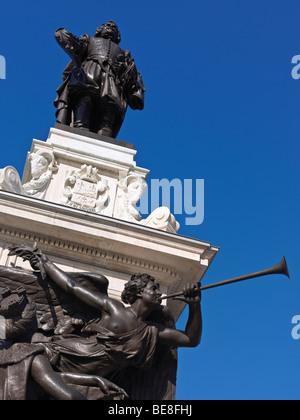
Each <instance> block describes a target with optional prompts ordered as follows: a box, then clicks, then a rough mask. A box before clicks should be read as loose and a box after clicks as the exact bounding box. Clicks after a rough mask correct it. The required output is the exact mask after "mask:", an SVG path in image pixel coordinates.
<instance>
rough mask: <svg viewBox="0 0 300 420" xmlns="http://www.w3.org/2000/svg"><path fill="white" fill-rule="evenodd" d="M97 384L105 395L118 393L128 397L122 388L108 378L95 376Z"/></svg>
mask: <svg viewBox="0 0 300 420" xmlns="http://www.w3.org/2000/svg"><path fill="white" fill-rule="evenodd" d="M96 379H97V385H98V387H99V388H100V389H101V391H102V392H103V393H104V395H105V396H109V395H110V394H119V395H120V396H121V397H123V398H129V396H128V394H127V393H126V391H125V390H124V389H123V388H120V387H119V386H117V385H115V384H114V383H112V382H110V381H109V380H108V379H105V378H102V377H101V376H97V377H96Z"/></svg>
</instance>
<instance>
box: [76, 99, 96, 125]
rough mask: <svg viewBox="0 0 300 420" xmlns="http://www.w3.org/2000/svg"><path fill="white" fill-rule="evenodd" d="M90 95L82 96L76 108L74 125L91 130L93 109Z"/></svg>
mask: <svg viewBox="0 0 300 420" xmlns="http://www.w3.org/2000/svg"><path fill="white" fill-rule="evenodd" d="M92 105H93V104H92V99H91V97H90V96H84V97H82V98H81V99H80V100H79V102H78V103H77V105H76V107H75V109H74V127H77V128H81V129H85V130H89V127H90V117H91V111H92Z"/></svg>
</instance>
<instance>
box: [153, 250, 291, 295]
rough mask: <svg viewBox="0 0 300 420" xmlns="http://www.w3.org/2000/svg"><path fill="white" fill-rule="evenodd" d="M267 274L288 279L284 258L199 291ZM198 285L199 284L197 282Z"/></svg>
mask: <svg viewBox="0 0 300 420" xmlns="http://www.w3.org/2000/svg"><path fill="white" fill-rule="evenodd" d="M269 274H284V275H285V276H287V277H288V278H290V275H289V270H288V267H287V263H286V260H285V258H284V257H283V258H282V260H281V261H280V263H279V264H277V265H274V266H273V267H271V268H267V269H265V270H261V271H256V272H255V273H251V274H245V275H244V276H239V277H233V278H232V279H228V280H223V281H219V282H217V283H212V284H208V285H206V286H201V287H200V290H206V289H212V288H214V287H219V286H224V285H225V284H231V283H236V282H238V281H243V280H249V279H253V278H255V277H262V276H267V275H269ZM198 284H200V282H198ZM179 296H183V292H177V293H173V294H171V295H166V296H162V297H161V298H160V300H164V299H170V298H174V297H179Z"/></svg>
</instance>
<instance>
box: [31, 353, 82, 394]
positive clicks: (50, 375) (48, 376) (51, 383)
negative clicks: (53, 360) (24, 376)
mask: <svg viewBox="0 0 300 420" xmlns="http://www.w3.org/2000/svg"><path fill="white" fill-rule="evenodd" d="M31 376H32V378H33V379H34V380H35V382H37V384H39V385H40V386H41V387H42V389H43V390H44V391H45V392H46V393H47V394H49V395H50V396H51V397H53V398H54V399H55V400H85V399H86V398H85V397H84V396H83V395H82V394H80V392H78V391H76V390H74V389H71V388H70V387H69V386H67V385H66V384H65V383H64V382H63V380H62V378H61V376H60V374H59V373H56V372H54V370H53V369H52V366H51V364H50V362H49V360H48V359H47V358H46V357H45V356H43V355H38V356H36V357H35V358H34V360H33V362H32V366H31Z"/></svg>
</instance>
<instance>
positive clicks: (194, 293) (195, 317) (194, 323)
mask: <svg viewBox="0 0 300 420" xmlns="http://www.w3.org/2000/svg"><path fill="white" fill-rule="evenodd" d="M183 294H184V298H183V299H178V300H182V301H184V302H186V303H187V304H188V305H189V317H188V321H187V324H186V328H185V331H180V330H175V329H171V328H163V329H161V330H160V331H159V341H160V343H161V344H163V345H167V346H171V347H197V346H198V345H199V344H200V341H201V335H202V314H201V290H200V286H199V285H198V284H196V285H189V284H187V285H186V286H185V288H184V290H183Z"/></svg>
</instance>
